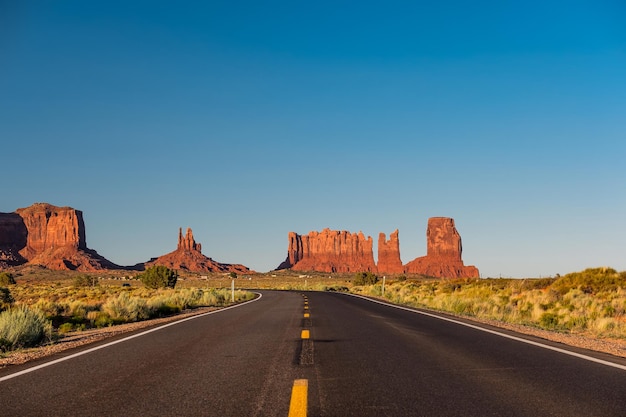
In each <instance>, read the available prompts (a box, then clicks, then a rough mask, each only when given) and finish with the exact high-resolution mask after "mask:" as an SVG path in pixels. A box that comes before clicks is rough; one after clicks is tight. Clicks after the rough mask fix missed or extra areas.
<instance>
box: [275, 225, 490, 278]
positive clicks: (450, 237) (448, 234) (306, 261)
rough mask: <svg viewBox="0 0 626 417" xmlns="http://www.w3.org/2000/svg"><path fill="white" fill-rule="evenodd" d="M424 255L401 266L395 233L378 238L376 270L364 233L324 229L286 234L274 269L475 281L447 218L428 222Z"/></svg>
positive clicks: (473, 267) (473, 271)
mask: <svg viewBox="0 0 626 417" xmlns="http://www.w3.org/2000/svg"><path fill="white" fill-rule="evenodd" d="M426 240H427V245H428V246H427V255H426V256H422V257H420V258H416V259H414V260H413V261H411V262H409V263H407V264H406V265H402V261H401V259H400V241H399V239H398V230H395V231H394V232H393V233H391V234H390V235H389V240H387V239H386V237H385V234H384V233H380V234H379V235H378V266H376V264H375V263H374V258H373V256H372V238H371V237H369V236H368V237H367V239H366V238H365V236H363V233H361V232H359V233H358V234H357V233H355V234H352V233H350V232H346V231H341V232H339V231H336V230H330V229H324V230H323V231H321V232H310V233H309V234H307V235H304V236H301V235H299V234H297V233H294V232H289V247H288V249H287V259H285V261H284V262H283V263H281V264H280V265H279V266H278V268H276V269H288V268H291V269H292V270H294V271H320V272H378V273H380V274H402V273H409V274H420V275H428V276H432V277H439V278H477V277H479V276H480V275H479V272H478V269H477V268H476V267H475V266H465V265H464V264H463V260H462V258H461V253H462V245H461V236H460V235H459V232H458V231H457V230H456V227H455V226H454V220H453V219H451V218H449V217H432V218H430V219H428V228H427V230H426Z"/></svg>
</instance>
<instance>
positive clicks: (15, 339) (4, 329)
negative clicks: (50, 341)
mask: <svg viewBox="0 0 626 417" xmlns="http://www.w3.org/2000/svg"><path fill="white" fill-rule="evenodd" d="M51 329H52V327H51V324H50V322H49V321H48V320H46V318H45V317H44V315H43V314H42V313H41V312H39V311H33V310H30V309H28V307H19V308H13V309H10V310H7V311H3V312H2V313H0V350H3V351H8V350H14V349H19V348H25V347H32V346H37V345H39V344H41V343H43V342H44V341H45V340H46V339H47V338H48V337H49V335H50V332H51Z"/></svg>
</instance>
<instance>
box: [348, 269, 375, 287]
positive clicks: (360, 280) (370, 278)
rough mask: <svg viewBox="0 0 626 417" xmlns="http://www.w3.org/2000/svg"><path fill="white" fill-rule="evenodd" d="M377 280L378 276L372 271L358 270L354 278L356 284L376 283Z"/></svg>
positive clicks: (353, 281)
mask: <svg viewBox="0 0 626 417" xmlns="http://www.w3.org/2000/svg"><path fill="white" fill-rule="evenodd" d="M377 282H378V276H376V275H375V274H373V273H371V272H357V273H356V274H354V278H353V279H352V283H353V284H354V285H374V284H376V283H377Z"/></svg>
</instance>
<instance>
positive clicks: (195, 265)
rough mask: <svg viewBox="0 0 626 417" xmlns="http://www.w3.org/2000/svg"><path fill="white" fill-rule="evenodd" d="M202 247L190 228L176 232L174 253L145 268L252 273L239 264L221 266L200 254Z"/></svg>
mask: <svg viewBox="0 0 626 417" xmlns="http://www.w3.org/2000/svg"><path fill="white" fill-rule="evenodd" d="M201 249H202V245H201V244H200V243H196V241H195V239H194V238H193V232H192V231H191V229H190V228H188V229H187V232H186V233H185V235H183V229H182V228H181V229H179V231H178V247H177V248H176V250H175V251H173V252H170V253H168V254H165V255H163V256H160V257H158V258H155V259H152V260H150V261H149V262H146V263H145V267H146V268H147V267H150V266H152V265H163V266H167V267H168V268H170V269H182V270H186V271H192V272H236V273H238V274H250V273H254V271H251V270H250V269H249V268H248V267H246V266H244V265H240V264H223V263H220V262H216V261H214V260H213V259H211V258H209V257H206V256H204V255H203V254H202V252H201Z"/></svg>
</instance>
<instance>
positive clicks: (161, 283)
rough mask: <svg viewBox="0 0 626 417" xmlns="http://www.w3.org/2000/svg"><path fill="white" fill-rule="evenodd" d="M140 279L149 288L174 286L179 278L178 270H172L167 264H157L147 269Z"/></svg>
mask: <svg viewBox="0 0 626 417" xmlns="http://www.w3.org/2000/svg"><path fill="white" fill-rule="evenodd" d="M139 279H140V280H141V282H142V283H143V285H145V286H146V287H147V288H153V289H157V288H168V287H169V288H174V287H175V286H176V281H177V280H178V274H177V273H176V271H172V270H171V269H169V268H168V267H166V266H163V265H155V266H151V267H150V268H148V269H146V271H145V272H144V273H143V274H140V275H139Z"/></svg>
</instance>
